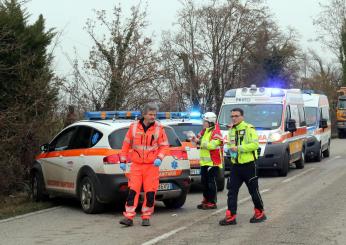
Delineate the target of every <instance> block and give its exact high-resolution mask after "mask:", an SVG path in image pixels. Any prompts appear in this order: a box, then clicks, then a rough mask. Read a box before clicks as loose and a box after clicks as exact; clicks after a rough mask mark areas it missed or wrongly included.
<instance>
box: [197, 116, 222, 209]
mask: <svg viewBox="0 0 346 245" xmlns="http://www.w3.org/2000/svg"><path fill="white" fill-rule="evenodd" d="M216 119H217V116H216V114H215V113H214V112H207V113H205V114H204V115H203V130H202V131H201V132H200V133H199V134H198V136H197V137H196V138H193V141H194V142H195V143H196V144H197V145H198V146H199V149H200V165H201V183H202V186H203V201H202V202H201V204H199V205H197V208H198V209H203V210H207V209H216V208H217V204H216V203H217V184H216V178H217V175H218V172H219V170H220V168H222V159H223V158H222V150H221V148H222V135H221V131H220V127H219V125H218V124H217V123H216Z"/></svg>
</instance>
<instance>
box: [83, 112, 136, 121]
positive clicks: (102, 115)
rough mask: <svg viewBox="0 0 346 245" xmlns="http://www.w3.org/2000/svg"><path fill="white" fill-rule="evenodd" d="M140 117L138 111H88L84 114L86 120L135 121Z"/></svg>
mask: <svg viewBox="0 0 346 245" xmlns="http://www.w3.org/2000/svg"><path fill="white" fill-rule="evenodd" d="M140 116H141V112H139V111H88V112H85V113H84V117H85V119H88V120H111V119H135V118H139V117H140Z"/></svg>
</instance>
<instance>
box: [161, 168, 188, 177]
mask: <svg viewBox="0 0 346 245" xmlns="http://www.w3.org/2000/svg"><path fill="white" fill-rule="evenodd" d="M182 172H183V170H181V169H179V170H168V171H160V173H159V176H160V177H173V176H179V175H181V173H182Z"/></svg>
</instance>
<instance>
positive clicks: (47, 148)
mask: <svg viewBox="0 0 346 245" xmlns="http://www.w3.org/2000/svg"><path fill="white" fill-rule="evenodd" d="M40 149H41V151H42V152H48V151H49V144H43V145H41V146H40Z"/></svg>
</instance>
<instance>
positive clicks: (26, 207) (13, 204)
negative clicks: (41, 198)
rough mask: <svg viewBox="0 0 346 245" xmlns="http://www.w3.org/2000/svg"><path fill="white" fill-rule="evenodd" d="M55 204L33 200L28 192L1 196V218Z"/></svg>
mask: <svg viewBox="0 0 346 245" xmlns="http://www.w3.org/2000/svg"><path fill="white" fill-rule="evenodd" d="M52 206H54V204H53V203H52V202H33V201H32V200H31V198H30V197H29V196H28V195H27V194H26V193H16V194H14V195H10V196H6V197H0V220H1V219H6V218H10V217H13V216H17V215H21V214H26V213H30V212H34V211H38V210H42V209H46V208H50V207H52Z"/></svg>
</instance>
